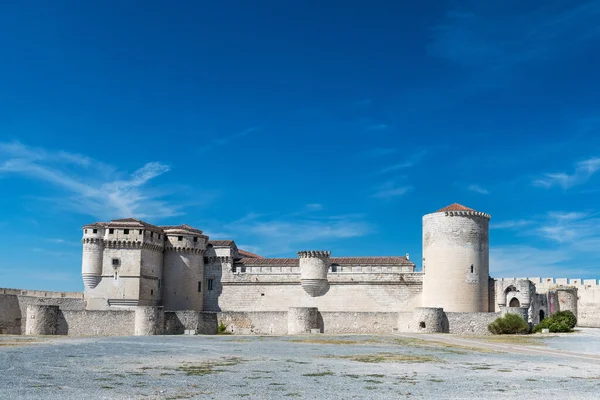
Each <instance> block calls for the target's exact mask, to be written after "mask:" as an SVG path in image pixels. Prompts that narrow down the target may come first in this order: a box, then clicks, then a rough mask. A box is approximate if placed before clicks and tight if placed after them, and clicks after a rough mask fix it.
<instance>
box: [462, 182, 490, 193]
mask: <svg viewBox="0 0 600 400" xmlns="http://www.w3.org/2000/svg"><path fill="white" fill-rule="evenodd" d="M467 189H469V190H470V191H471V192H475V193H479V194H490V192H489V190H487V189H485V188H483V187H481V186H479V185H475V184H473V185H469V186H468V187H467Z"/></svg>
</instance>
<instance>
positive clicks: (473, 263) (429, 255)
mask: <svg viewBox="0 0 600 400" xmlns="http://www.w3.org/2000/svg"><path fill="white" fill-rule="evenodd" d="M490 218H491V216H490V215H489V214H485V213H482V212H478V211H475V210H473V209H471V208H468V207H465V206H462V205H460V204H452V205H450V206H448V207H445V208H442V209H440V210H438V211H437V212H435V213H431V214H427V215H425V216H423V272H424V274H425V275H424V278H423V306H425V307H442V308H443V309H444V311H450V312H486V311H488V308H489V305H488V298H489V283H488V280H489V234H488V233H489V220H490Z"/></svg>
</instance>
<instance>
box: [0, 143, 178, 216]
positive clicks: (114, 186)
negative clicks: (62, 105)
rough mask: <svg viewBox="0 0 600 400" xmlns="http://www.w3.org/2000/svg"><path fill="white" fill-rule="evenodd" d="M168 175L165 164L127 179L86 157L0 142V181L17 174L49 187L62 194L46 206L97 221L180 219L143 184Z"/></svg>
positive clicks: (143, 169) (146, 168) (148, 167)
mask: <svg viewBox="0 0 600 400" xmlns="http://www.w3.org/2000/svg"><path fill="white" fill-rule="evenodd" d="M169 170H170V167H169V166H168V165H165V164H162V163H159V162H149V163H147V164H146V165H144V166H142V167H141V168H139V169H137V170H136V171H134V172H133V173H132V174H129V175H126V174H123V173H122V172H119V171H118V170H117V168H116V167H113V166H110V165H108V164H105V163H102V162H100V161H97V160H93V159H91V158H89V157H87V156H82V155H79V154H73V153H68V152H65V151H50V150H46V149H40V148H35V147H29V146H26V145H24V144H22V143H19V142H11V143H0V176H1V175H18V176H22V177H25V178H29V179H34V180H38V181H43V182H47V183H50V184H52V185H54V186H55V187H56V188H57V189H59V190H60V192H61V193H62V196H60V197H56V198H51V199H49V200H50V201H52V202H54V203H55V204H56V205H58V206H60V207H63V208H65V209H68V210H70V211H75V212H78V213H81V214H86V215H91V216H94V217H96V218H99V219H109V218H119V217H138V218H152V219H160V218H165V217H170V216H175V215H180V214H182V212H181V210H180V209H179V207H177V206H174V205H172V204H171V203H170V202H169V201H167V200H165V198H166V195H167V194H166V193H162V192H160V191H158V190H156V189H154V190H153V189H150V188H148V185H147V184H148V182H150V181H151V180H153V179H155V178H157V177H159V176H161V175H163V174H164V173H166V172H168V171H169ZM47 200H48V199H47Z"/></svg>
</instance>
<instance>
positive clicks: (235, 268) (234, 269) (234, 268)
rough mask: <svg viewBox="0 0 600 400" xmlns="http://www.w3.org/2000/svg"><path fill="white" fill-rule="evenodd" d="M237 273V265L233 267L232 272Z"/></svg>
mask: <svg viewBox="0 0 600 400" xmlns="http://www.w3.org/2000/svg"><path fill="white" fill-rule="evenodd" d="M235 271H237V267H236V266H235V264H233V265H232V266H231V272H235Z"/></svg>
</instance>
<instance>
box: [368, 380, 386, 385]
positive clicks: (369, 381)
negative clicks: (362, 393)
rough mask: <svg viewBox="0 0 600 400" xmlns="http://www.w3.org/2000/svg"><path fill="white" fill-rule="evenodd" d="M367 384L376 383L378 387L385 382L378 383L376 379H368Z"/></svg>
mask: <svg viewBox="0 0 600 400" xmlns="http://www.w3.org/2000/svg"><path fill="white" fill-rule="evenodd" d="M365 382H366V383H376V384H378V385H379V384H382V383H383V381H378V380H376V379H367V380H365Z"/></svg>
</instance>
